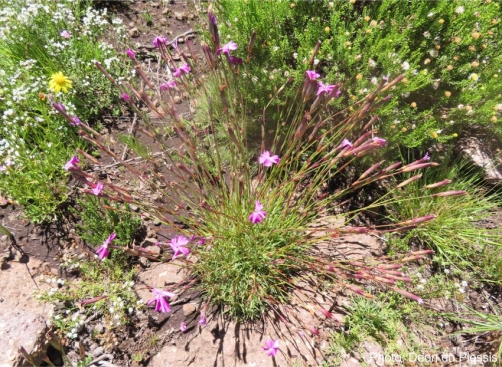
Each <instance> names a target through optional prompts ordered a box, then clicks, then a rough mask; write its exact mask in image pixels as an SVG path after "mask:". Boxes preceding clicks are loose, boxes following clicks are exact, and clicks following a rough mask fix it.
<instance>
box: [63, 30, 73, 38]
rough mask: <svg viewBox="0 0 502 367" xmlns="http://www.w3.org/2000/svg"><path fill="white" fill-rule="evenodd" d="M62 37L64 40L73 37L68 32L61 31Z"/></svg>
mask: <svg viewBox="0 0 502 367" xmlns="http://www.w3.org/2000/svg"><path fill="white" fill-rule="evenodd" d="M61 37H63V38H70V37H71V33H70V32H68V31H67V30H64V31H61Z"/></svg>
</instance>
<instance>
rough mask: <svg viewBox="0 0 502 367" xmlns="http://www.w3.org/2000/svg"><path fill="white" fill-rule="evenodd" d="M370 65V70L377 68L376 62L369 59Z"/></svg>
mask: <svg viewBox="0 0 502 367" xmlns="http://www.w3.org/2000/svg"><path fill="white" fill-rule="evenodd" d="M368 64H369V66H370V68H374V67H375V66H376V62H375V60H373V59H369V60H368Z"/></svg>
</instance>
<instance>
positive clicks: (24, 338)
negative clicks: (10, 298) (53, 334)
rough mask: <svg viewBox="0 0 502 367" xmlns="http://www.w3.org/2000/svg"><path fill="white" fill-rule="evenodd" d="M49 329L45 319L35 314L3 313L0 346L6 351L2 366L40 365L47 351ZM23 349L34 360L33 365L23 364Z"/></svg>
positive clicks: (0, 361) (14, 311)
mask: <svg viewBox="0 0 502 367" xmlns="http://www.w3.org/2000/svg"><path fill="white" fill-rule="evenodd" d="M48 329H49V328H48V326H47V323H46V320H45V319H44V317H42V316H40V315H38V314H37V313H35V312H28V311H19V310H8V311H3V312H2V314H1V316H0V345H2V346H3V347H4V348H6V350H5V349H4V351H5V352H4V353H2V354H1V355H0V365H1V366H4V365H8V366H11V365H22V366H24V365H31V364H34V365H36V366H38V365H40V363H41V362H42V360H41V358H43V357H44V356H45V354H46V351H47V346H48V341H47V340H45V333H46V332H47V331H48ZM21 347H23V348H24V350H25V351H26V352H27V353H28V355H29V356H30V357H31V358H32V363H28V364H23V361H24V357H23V355H22V354H21V353H20V352H19V349H20V348H21Z"/></svg>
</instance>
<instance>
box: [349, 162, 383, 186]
mask: <svg viewBox="0 0 502 367" xmlns="http://www.w3.org/2000/svg"><path fill="white" fill-rule="evenodd" d="M383 162H385V161H380V162H378V163H375V164H374V165H372V166H371V167H370V168H368V169H367V170H366V171H364V173H363V174H362V175H361V176H360V177H359V178H358V179H357V181H356V182H354V183H353V184H352V186H354V185H355V184H356V183H357V182H358V181H361V180H362V179H363V178H366V177H367V176H368V175H369V174H370V173H371V172H373V171H374V170H376V169H377V168H378V167H380V165H381V164H382V163H383Z"/></svg>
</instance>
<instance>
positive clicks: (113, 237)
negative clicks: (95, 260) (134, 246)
mask: <svg viewBox="0 0 502 367" xmlns="http://www.w3.org/2000/svg"><path fill="white" fill-rule="evenodd" d="M115 238H117V235H116V234H115V233H111V234H110V235H109V236H108V238H107V239H106V240H105V242H104V243H103V245H106V246H108V245H109V244H110V242H112V241H113V240H114V239H115Z"/></svg>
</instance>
